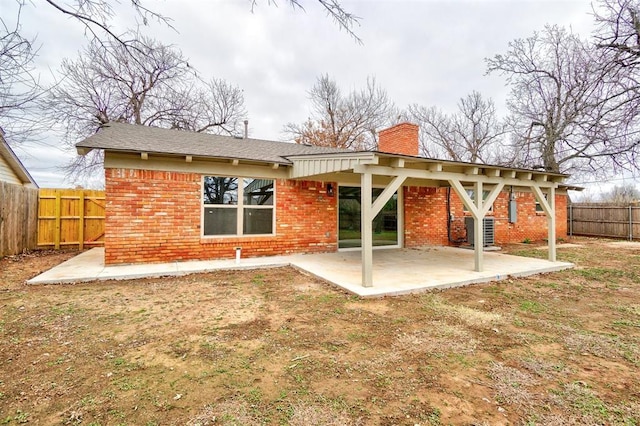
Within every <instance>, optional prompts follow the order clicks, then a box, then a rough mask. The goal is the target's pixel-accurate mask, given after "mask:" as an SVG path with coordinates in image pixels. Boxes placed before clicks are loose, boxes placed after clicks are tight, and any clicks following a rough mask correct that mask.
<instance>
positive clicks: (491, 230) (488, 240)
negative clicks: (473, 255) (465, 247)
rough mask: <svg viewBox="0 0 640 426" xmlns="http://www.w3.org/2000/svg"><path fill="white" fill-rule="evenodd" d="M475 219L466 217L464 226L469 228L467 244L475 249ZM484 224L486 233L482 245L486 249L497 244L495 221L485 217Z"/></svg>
mask: <svg viewBox="0 0 640 426" xmlns="http://www.w3.org/2000/svg"><path fill="white" fill-rule="evenodd" d="M473 222H474V220H473V218H472V217H468V216H467V217H465V218H464V224H465V227H466V228H467V242H468V243H469V244H471V245H472V246H474V247H475V245H476V243H475V241H476V238H475V235H476V234H475V229H474V227H473ZM483 222H484V223H483V224H484V233H483V236H484V238H483V239H482V245H483V246H484V247H487V246H492V245H494V243H495V234H496V233H495V223H496V222H495V220H494V219H493V218H492V217H485V218H484V219H483Z"/></svg>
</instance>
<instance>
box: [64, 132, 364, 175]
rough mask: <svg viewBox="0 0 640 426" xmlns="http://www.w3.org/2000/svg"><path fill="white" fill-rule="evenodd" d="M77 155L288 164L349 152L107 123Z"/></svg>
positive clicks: (82, 146) (85, 142)
mask: <svg viewBox="0 0 640 426" xmlns="http://www.w3.org/2000/svg"><path fill="white" fill-rule="evenodd" d="M76 148H77V149H78V151H79V152H80V151H84V152H86V151H87V150H91V149H104V150H108V151H119V152H146V153H149V154H153V153H155V154H166V155H180V156H183V155H191V156H193V157H209V158H224V159H227V158H228V159H239V160H249V161H258V162H267V163H278V164H287V165H288V164H291V161H289V160H288V159H287V158H286V157H288V156H293V155H307V154H329V153H339V152H352V151H348V150H345V149H337V148H328V147H318V146H309V145H300V144H296V143H289V142H276V141H268V140H263V139H251V138H248V139H241V138H237V137H233V136H222V135H212V134H209V133H196V132H189V131H183V130H172V129H161V128H158V127H149V126H141V125H135V124H125V123H107V124H105V125H104V126H102V128H101V129H100V130H99V131H98V132H97V133H96V134H94V135H93V136H90V137H88V138H86V139H85V140H83V141H81V142H78V143H77V144H76Z"/></svg>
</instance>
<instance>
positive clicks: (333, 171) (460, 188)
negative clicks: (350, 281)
mask: <svg viewBox="0 0 640 426" xmlns="http://www.w3.org/2000/svg"><path fill="white" fill-rule="evenodd" d="M288 159H289V160H290V161H291V162H292V163H293V166H292V167H291V168H290V172H289V178H291V179H310V178H312V179H313V180H320V181H327V182H338V183H342V184H344V183H348V184H355V185H357V184H359V185H360V187H361V191H360V192H361V236H362V285H363V286H364V287H371V286H372V285H373V273H372V271H373V236H372V235H373V233H372V230H373V228H372V227H373V219H374V218H375V217H376V215H377V214H378V213H379V212H380V210H381V209H382V208H383V207H384V205H385V204H386V203H387V201H389V199H391V197H392V196H393V194H394V193H395V192H396V191H398V190H399V189H400V188H402V187H403V186H424V187H450V188H452V189H453V190H454V191H455V192H456V194H458V196H459V197H460V199H461V200H462V202H463V203H464V205H465V206H466V208H467V209H468V211H469V212H470V213H471V215H472V216H473V219H474V232H475V244H474V270H475V271H478V272H482V271H483V252H484V250H483V246H484V243H483V236H484V220H483V219H484V217H485V216H486V215H487V213H488V212H489V209H490V208H491V205H492V204H493V202H494V201H495V200H496V198H497V197H498V195H499V194H500V192H501V191H502V190H503V189H504V188H505V187H510V188H511V189H512V190H517V191H528V192H532V193H533V194H534V195H535V198H536V200H537V201H538V202H539V203H540V206H542V209H543V211H544V213H545V215H546V217H547V229H548V242H549V250H548V254H549V255H548V259H549V261H551V262H555V261H556V245H555V241H556V220H555V193H556V190H557V188H558V186H559V185H560V184H561V183H562V182H563V181H564V180H565V179H566V178H567V177H568V176H567V175H564V174H558V173H548V172H542V171H536V170H527V169H516V168H508V167H501V166H493V165H484V164H473V163H462V162H453V161H444V160H434V159H426V158H420V157H412V156H404V155H396V154H387V153H380V152H353V153H332V154H313V155H298V156H291V157H288ZM374 184H375V185H380V186H383V187H384V189H383V191H382V193H381V194H380V195H379V196H378V198H377V199H376V200H375V202H374V201H373V200H372V194H371V193H372V188H373V185H374ZM467 188H472V189H473V190H474V197H473V199H472V198H471V197H470V196H469V194H468V193H467V191H466V189H467ZM483 191H489V192H488V196H487V197H486V199H483V195H482V194H483Z"/></svg>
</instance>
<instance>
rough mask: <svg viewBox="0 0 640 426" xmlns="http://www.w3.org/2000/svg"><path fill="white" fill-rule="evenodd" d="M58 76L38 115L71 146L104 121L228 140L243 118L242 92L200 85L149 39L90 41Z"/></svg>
mask: <svg viewBox="0 0 640 426" xmlns="http://www.w3.org/2000/svg"><path fill="white" fill-rule="evenodd" d="M60 74H61V75H62V76H63V79H62V80H61V81H60V82H59V83H57V84H56V85H54V86H53V87H52V88H51V89H50V94H49V96H48V97H47V98H46V104H45V109H46V111H48V113H47V115H48V117H49V118H50V119H51V120H52V122H57V123H59V125H61V126H62V128H63V129H64V131H65V140H66V141H67V142H68V143H70V144H73V143H75V142H77V140H78V139H80V138H82V137H86V136H89V135H91V134H93V133H94V132H95V131H96V130H97V129H98V128H99V126H100V125H102V124H105V123H108V122H109V121H119V122H127V123H134V124H140V125H145V126H156V127H165V128H175V129H183V130H192V131H196V132H209V133H226V134H232V133H234V132H235V131H236V130H237V128H236V126H239V125H240V124H241V122H242V120H243V119H244V117H245V116H246V111H245V108H244V98H243V95H242V90H240V89H239V88H238V87H236V86H233V85H231V84H229V83H228V82H226V81H224V80H219V79H211V80H210V81H208V82H204V81H202V80H201V79H200V78H199V77H198V76H197V73H196V72H195V70H194V69H193V68H192V67H191V66H190V65H189V64H188V63H187V61H186V59H185V58H184V57H183V56H182V53H181V52H180V51H179V50H177V49H175V48H173V47H171V46H165V45H162V44H160V43H158V42H156V41H153V40H151V39H146V38H142V39H141V40H140V41H139V42H138V43H137V48H136V50H135V51H131V50H128V49H127V48H126V47H125V46H123V45H122V44H120V43H119V42H117V41H111V42H105V43H102V42H98V41H94V42H93V43H91V44H90V45H89V46H88V47H87V48H86V49H85V51H84V52H82V53H81V54H80V56H79V57H78V58H77V59H74V60H71V59H65V60H63V62H62V66H61V70H60ZM100 161H101V158H100V157H97V156H95V155H94V156H93V157H88V158H78V159H77V160H76V161H75V162H74V163H73V164H71V166H70V167H69V169H68V171H69V172H70V173H71V174H72V175H78V174H82V173H84V172H87V173H91V172H93V171H94V170H95V167H96V166H97V165H99V164H100Z"/></svg>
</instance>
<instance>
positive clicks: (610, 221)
mask: <svg viewBox="0 0 640 426" xmlns="http://www.w3.org/2000/svg"><path fill="white" fill-rule="evenodd" d="M567 213H568V214H567V220H568V222H569V223H568V231H569V235H586V236H592V237H612V238H624V239H628V240H634V239H636V240H637V239H640V206H638V205H626V206H620V205H603V204H571V205H569V211H568V212H567Z"/></svg>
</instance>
